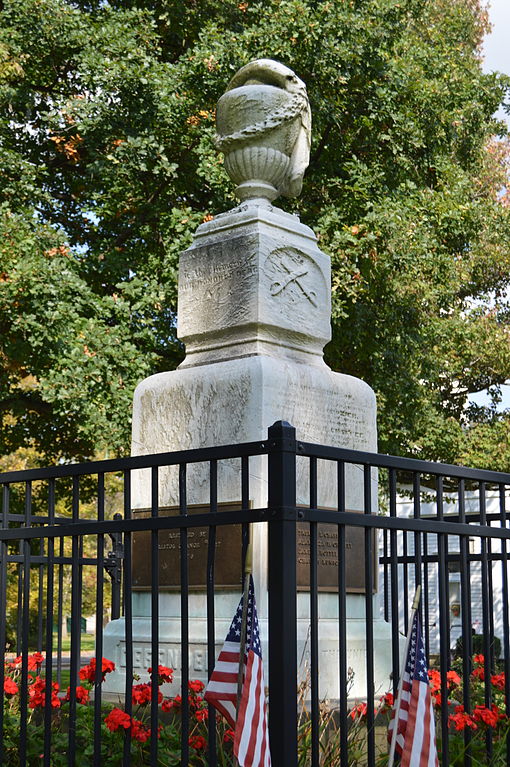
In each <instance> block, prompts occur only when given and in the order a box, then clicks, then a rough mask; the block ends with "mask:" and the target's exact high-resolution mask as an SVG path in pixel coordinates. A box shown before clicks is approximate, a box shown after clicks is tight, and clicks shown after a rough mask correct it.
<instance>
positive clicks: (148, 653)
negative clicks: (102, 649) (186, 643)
mask: <svg viewBox="0 0 510 767" xmlns="http://www.w3.org/2000/svg"><path fill="white" fill-rule="evenodd" d="M158 663H159V664H160V665H162V666H168V667H169V668H172V669H174V671H179V670H180V668H181V663H182V654H181V648H180V646H177V645H168V644H166V643H165V644H160V645H159V647H158ZM119 665H120V667H121V668H125V667H126V645H125V643H124V642H123V643H122V644H121V645H120V664H119ZM150 666H152V647H151V644H150V642H134V643H133V668H134V669H135V670H137V671H143V670H144V669H148V668H150ZM189 668H190V670H193V671H207V647H206V646H205V645H202V646H199V648H190V650H189Z"/></svg>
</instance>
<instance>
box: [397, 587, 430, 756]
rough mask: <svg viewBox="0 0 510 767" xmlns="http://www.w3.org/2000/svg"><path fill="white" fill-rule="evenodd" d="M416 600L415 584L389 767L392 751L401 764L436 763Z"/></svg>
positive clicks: (417, 595) (427, 683) (425, 667)
mask: <svg viewBox="0 0 510 767" xmlns="http://www.w3.org/2000/svg"><path fill="white" fill-rule="evenodd" d="M419 601H420V593H419V588H418V590H417V592H416V595H415V598H414V602H413V612H412V615H411V621H410V627H409V634H408V636H407V640H406V649H405V654H404V658H405V661H404V668H403V670H402V674H401V675H400V681H399V688H398V695H397V700H396V702H395V706H394V709H393V714H392V719H391V722H390V724H389V728H388V739H390V738H391V748H390V754H389V758H388V767H393V762H394V759H395V752H396V753H397V754H399V755H400V757H401V761H400V767H437V765H438V758H437V749H436V728H435V724H434V710H433V707H432V696H431V694H430V684H429V675H428V668H427V660H426V658H425V648H424V644H423V636H422V632H421V626H420V615H419V612H418V604H419Z"/></svg>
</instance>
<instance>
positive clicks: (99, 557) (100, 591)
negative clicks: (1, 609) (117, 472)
mask: <svg viewBox="0 0 510 767" xmlns="http://www.w3.org/2000/svg"><path fill="white" fill-rule="evenodd" d="M104 496H105V490H104V474H103V473H102V472H100V473H99V474H98V476H97V520H98V522H102V521H103V520H104V503H105V497H104ZM103 572H104V535H103V534H102V533H99V534H98V535H97V541H96V675H95V680H94V757H93V759H94V767H101V724H102V710H101V704H102V696H101V683H102V671H103V606H104V575H103Z"/></svg>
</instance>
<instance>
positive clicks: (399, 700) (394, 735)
mask: <svg viewBox="0 0 510 767" xmlns="http://www.w3.org/2000/svg"><path fill="white" fill-rule="evenodd" d="M420 597H421V586H417V587H416V591H415V593H414V599H413V605H412V608H411V617H410V619H409V630H408V632H407V636H406V644H405V649H404V666H403V668H402V672H401V674H400V678H399V680H398V691H397V700H396V703H395V715H394V717H393V722H394V725H393V732H392V735H391V745H390V753H389V756H388V767H393V762H394V761H395V747H396V745H397V734H398V712H399V710H400V705H401V703H402V688H403V684H404V672H405V668H406V662H407V654H408V652H409V643H410V641H411V633H412V630H413V621H414V616H415V615H416V611H417V609H418V606H419V604H420Z"/></svg>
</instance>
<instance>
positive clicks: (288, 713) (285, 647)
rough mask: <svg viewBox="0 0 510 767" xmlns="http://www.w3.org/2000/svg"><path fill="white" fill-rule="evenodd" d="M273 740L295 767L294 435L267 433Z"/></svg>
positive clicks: (282, 429) (277, 430)
mask: <svg viewBox="0 0 510 767" xmlns="http://www.w3.org/2000/svg"><path fill="white" fill-rule="evenodd" d="M268 443H269V488H268V491H269V499H268V500H269V503H268V505H269V514H270V518H269V525H268V527H269V549H268V553H269V557H268V558H269V568H268V574H269V694H270V701H269V737H270V744H271V756H272V761H273V763H274V764H275V765H278V767H296V765H297V742H296V741H297V710H296V685H297V647H296V641H297V635H296V620H297V611H296V450H297V446H296V430H295V429H294V428H293V427H291V426H290V425H289V424H287V423H285V422H282V421H279V422H278V423H276V424H274V425H273V426H271V427H270V428H269V431H268Z"/></svg>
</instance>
